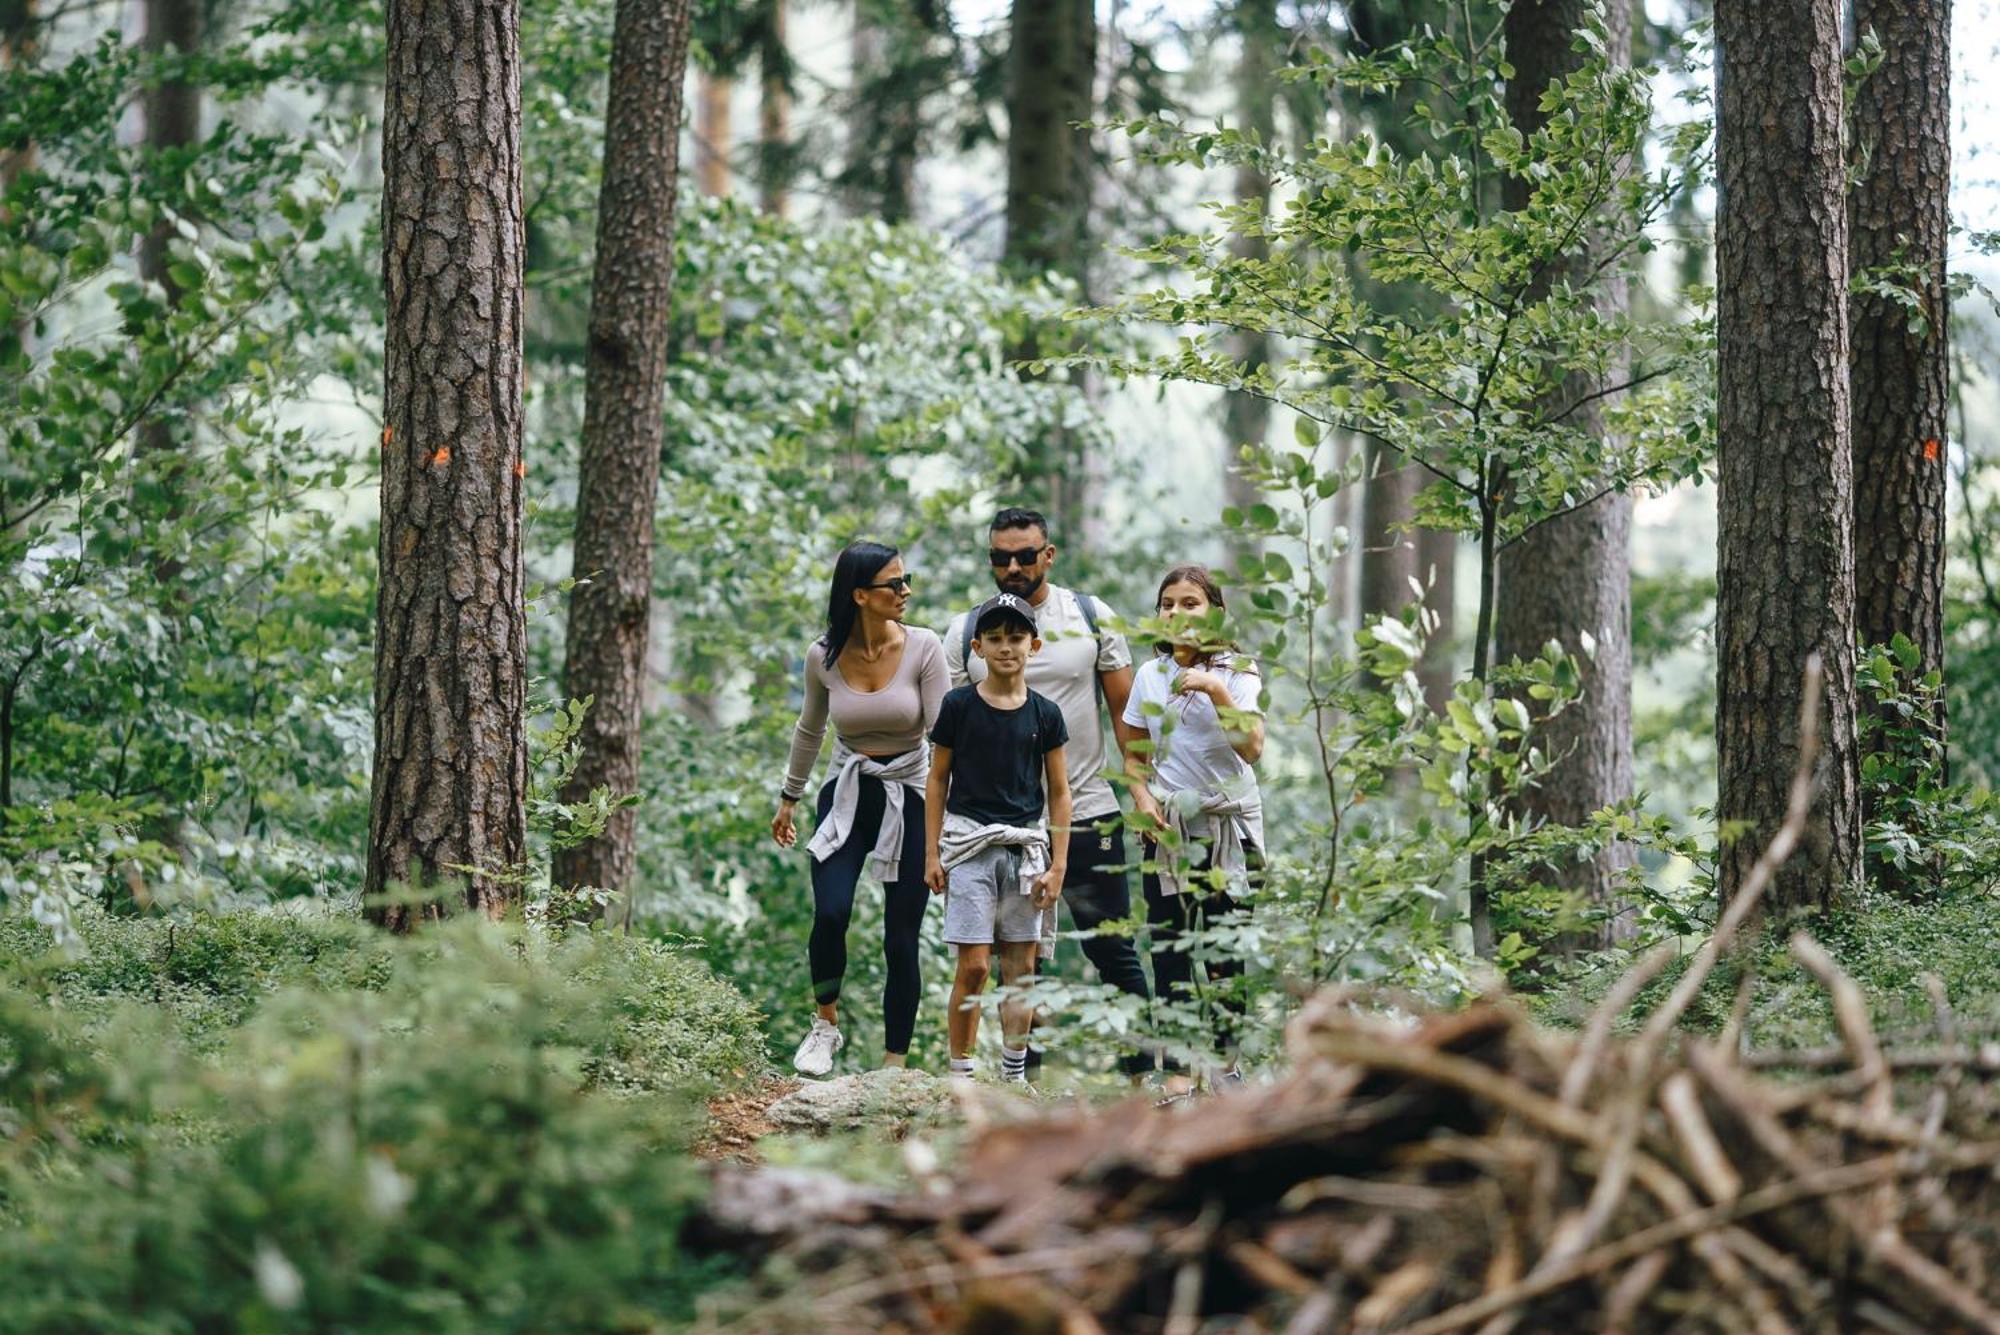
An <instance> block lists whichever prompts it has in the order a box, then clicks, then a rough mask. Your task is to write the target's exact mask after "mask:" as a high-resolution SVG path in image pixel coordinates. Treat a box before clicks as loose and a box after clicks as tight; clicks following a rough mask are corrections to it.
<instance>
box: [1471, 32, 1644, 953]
mask: <svg viewBox="0 0 2000 1335" xmlns="http://www.w3.org/2000/svg"><path fill="white" fill-rule="evenodd" d="M1592 8H1593V5H1592V4H1591V3H1590V0H1515V3H1514V5H1513V6H1512V7H1511V8H1510V9H1509V10H1508V11H1507V17H1506V21H1505V34H1506V43H1507V59H1508V62H1509V63H1510V64H1511V65H1512V66H1513V67H1514V71H1515V77H1514V78H1513V80H1512V81H1511V82H1510V83H1509V84H1508V87H1507V109H1508V114H1509V116H1510V117H1511V119H1512V120H1513V123H1514V125H1515V127H1516V128H1517V129H1519V130H1521V132H1522V133H1524V134H1531V133H1533V132H1534V131H1535V130H1537V129H1539V128H1540V127H1541V126H1542V125H1543V124H1544V123H1545V121H1546V117H1545V115H1544V114H1543V112H1542V110H1541V105H1540V103H1541V98H1542V94H1543V93H1544V92H1545V91H1546V90H1547V89H1548V87H1549V85H1550V84H1551V83H1554V82H1558V81H1560V80H1562V79H1565V78H1567V77H1569V76H1570V75H1571V74H1573V73H1574V72H1576V71H1577V70H1578V69H1580V68H1581V67H1582V66H1583V64H1584V61H1585V53H1584V52H1580V51H1578V50H1577V49H1576V45H1575V43H1576V34H1577V31H1578V30H1579V29H1581V28H1582V27H1583V26H1584V25H1585V23H1586V22H1587V21H1588V19H1589V16H1590V12H1591V10H1592ZM1603 20H1604V26H1605V37H1606V43H1605V50H1606V52H1607V54H1608V56H1609V58H1610V59H1611V60H1612V61H1613V62H1614V63H1615V64H1619V65H1623V64H1626V63H1627V62H1628V61H1629V60H1630V56H1631V47H1632V5H1631V0H1609V3H1606V4H1605V5H1604V6H1603ZM1502 195H1503V199H1502V205H1503V207H1505V208H1507V209H1511V210H1519V209H1523V208H1526V207H1527V206H1528V203H1529V197H1530V191H1529V183H1528V182H1526V181H1522V180H1518V179H1515V178H1512V177H1509V178H1508V179H1507V180H1506V181H1505V182H1504V184H1503V187H1502ZM1625 301H1626V297H1625V290H1624V284H1623V283H1622V282H1620V281H1618V280H1616V279H1613V280H1611V281H1609V282H1604V283H1601V284H1600V289H1599V293H1598V297H1597V307H1598V309H1599V310H1600V311H1601V312H1603V314H1604V315H1605V316H1606V317H1607V318H1616V317H1617V316H1619V315H1621V314H1623V312H1624V308H1625ZM1598 388H1600V387H1599V386H1598V385H1596V384H1595V383H1586V382H1582V381H1580V380H1573V381H1572V383H1570V384H1566V385H1564V386H1563V388H1562V390H1561V392H1560V397H1561V398H1562V399H1563V400H1565V401H1582V400H1583V399H1584V398H1585V397H1586V396H1587V395H1589V394H1591V393H1592V392H1594V391H1596V390H1597V389H1598ZM1571 421H1572V423H1573V424H1574V425H1575V426H1576V427H1577V429H1578V430H1580V431H1585V432H1589V433H1590V434H1592V435H1594V436H1601V435H1602V434H1603V415H1602V413H1600V412H1599V411H1598V404H1597V402H1595V401H1592V402H1590V403H1589V404H1588V405H1587V406H1585V407H1583V408H1581V409H1578V410H1577V411H1576V412H1575V413H1573V414H1572V416H1571ZM1631 547H1632V499H1631V497H1630V496H1628V495H1624V494H1622V493H1616V492H1614V493H1611V494H1608V495H1605V496H1603V497H1601V498H1599V499H1598V500H1596V501H1593V502H1592V503H1591V504H1589V505H1587V506H1584V507H1583V508H1582V509H1580V510H1576V511H1573V512H1571V513H1569V514H1567V515H1564V516H1562V517H1561V518H1559V519H1554V520H1551V521H1549V522H1548V523H1546V524H1543V525H1541V526H1540V527H1538V528H1536V529H1534V530H1533V531H1531V532H1530V533H1528V534H1527V535H1526V536H1524V537H1522V538H1521V539H1520V540H1519V541H1517V542H1514V543H1512V544H1511V545H1509V546H1508V547H1507V548H1506V549H1505V550H1504V551H1502V552H1501V553H1500V558H1499V584H1498V589H1497V606H1496V607H1495V608H1494V633H1495V637H1496V644H1495V656H1496V658H1497V659H1498V660H1499V661H1500V662H1503V663H1504V662H1507V661H1509V660H1511V659H1515V658H1520V659H1530V658H1533V657H1534V656H1535V655H1537V654H1539V653H1540V652H1541V651H1542V647H1543V646H1544V645H1546V644H1548V643H1549V642H1550V641H1552V640H1553V641H1555V642H1556V643H1558V644H1560V645H1562V647H1563V649H1564V651H1565V652H1567V653H1569V654H1571V655H1573V656H1575V657H1577V658H1578V659H1579V660H1580V661H1581V662H1582V665H1583V681H1582V687H1583V693H1582V695H1581V697H1580V698H1578V699H1577V701H1576V702H1575V703H1574V704H1572V705H1571V706H1570V707H1569V708H1568V709H1566V710H1564V711H1563V712H1562V713H1561V714H1559V715H1558V716H1557V717H1556V718H1555V719H1554V720H1552V721H1551V722H1550V724H1549V725H1548V726H1547V728H1546V729H1544V730H1543V732H1542V733H1541V735H1540V736H1538V737H1537V738H1536V739H1535V744H1536V746H1538V747H1539V748H1541V749H1542V751H1543V752H1544V753H1545V754H1548V755H1551V756H1554V757H1558V758H1559V759H1557V761H1556V767H1555V769H1554V771H1553V773H1552V774H1551V775H1550V776H1549V778H1548V779H1547V780H1546V781H1545V782H1544V783H1543V784H1542V785H1541V786H1539V787H1536V788H1531V789H1529V790H1528V791H1526V792H1524V793H1522V794H1520V795H1519V797H1518V798H1517V799H1516V801H1515V803H1514V809H1515V811H1516V812H1517V813H1518V814H1519V816H1520V817H1521V818H1522V819H1523V820H1524V821H1526V822H1528V823H1531V824H1536V825H1543V824H1547V825H1568V826H1575V825H1580V824H1582V823H1583V822H1584V821H1585V820H1587V819H1588V818H1589V816H1590V814H1591V813H1592V812H1594V811H1597V810H1599V809H1600V808H1602V807H1605V806H1609V805H1611V804H1612V803H1615V802H1622V801H1625V800H1627V799H1629V798H1630V797H1631V796H1632V786H1633V779H1632V561H1631ZM1633 861H1634V853H1633V850H1632V847H1631V845H1629V844H1622V843H1621V844H1613V845H1612V846H1610V847H1609V848H1606V849H1604V850H1603V851H1601V852H1599V853H1598V854H1597V856H1596V857H1594V858H1592V859H1591V860H1590V861H1588V862H1573V861H1569V860H1567V859H1565V860H1564V861H1562V862H1561V863H1560V864H1557V865H1551V866H1547V867H1543V868H1541V869H1540V870H1539V872H1538V878H1539V879H1542V880H1544V881H1546V882H1548V883H1550V884H1553V885H1557V886H1560V887H1562V888H1563V889H1565V890H1570V891H1575V892H1577V893H1579V894H1581V895H1582V896H1583V897H1584V898H1585V899H1586V900H1587V901H1589V902H1590V903H1591V904H1593V905H1595V906H1597V908H1598V909H1599V910H1601V911H1603V912H1605V913H1607V914H1608V915H1613V916H1607V917H1606V918H1605V919H1604V920H1603V922H1602V925H1601V928H1600V930H1598V931H1596V932H1593V933H1590V934H1587V935H1583V936H1578V937H1573V938H1565V939H1563V940H1561V941H1557V942H1552V943H1543V944H1544V946H1545V948H1547V947H1550V946H1553V947H1554V948H1555V949H1556V950H1558V951H1570V950H1575V949H1583V948H1588V947H1593V946H1598V945H1603V944H1607V943H1608V942H1609V941H1610V940H1612V939H1614V938H1615V937H1616V936H1618V935H1619V934H1620V931H1621V928H1622V927H1623V926H1624V924H1622V923H1621V922H1620V920H1619V919H1618V918H1617V917H1616V916H1615V901H1616V899H1617V897H1618V893H1619V890H1620V887H1621V884H1622V882H1623V880H1624V878H1625V876H1626V874H1627V872H1628V871H1629V870H1630V868H1631V866H1632V864H1633Z"/></svg>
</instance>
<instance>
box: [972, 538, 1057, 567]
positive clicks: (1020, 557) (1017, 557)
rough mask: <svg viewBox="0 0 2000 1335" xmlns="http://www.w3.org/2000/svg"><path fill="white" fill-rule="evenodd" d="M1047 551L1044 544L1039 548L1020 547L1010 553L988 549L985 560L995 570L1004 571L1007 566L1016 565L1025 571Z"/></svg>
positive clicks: (1002, 549) (999, 548) (998, 548)
mask: <svg viewBox="0 0 2000 1335" xmlns="http://www.w3.org/2000/svg"><path fill="white" fill-rule="evenodd" d="M1048 549H1049V548H1048V544H1046V543H1044V544H1043V545H1041V546H1040V547H1021V548H1018V549H1016V550H1014V551H1011V552H1010V551H1007V550H1006V549H1004V548H1001V547H989V548H987V549H986V560H987V562H988V563H989V564H990V565H992V567H993V568H994V569H995V570H1005V569H1006V568H1007V567H1008V566H1016V565H1017V566H1019V567H1021V569H1023V570H1026V569H1027V568H1028V567H1029V566H1031V565H1033V564H1034V563H1035V562H1037V561H1039V560H1041V559H1042V553H1043V552H1045V551H1047V550H1048Z"/></svg>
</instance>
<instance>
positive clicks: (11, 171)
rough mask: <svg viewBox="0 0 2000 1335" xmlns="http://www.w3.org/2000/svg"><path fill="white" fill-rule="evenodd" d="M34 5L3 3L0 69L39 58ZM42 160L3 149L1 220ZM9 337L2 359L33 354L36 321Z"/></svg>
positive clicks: (19, 147) (25, 143)
mask: <svg viewBox="0 0 2000 1335" xmlns="http://www.w3.org/2000/svg"><path fill="white" fill-rule="evenodd" d="M35 5H36V0H0V68H5V69H12V70H20V69H31V68H33V67H34V65H35V62H36V61H37V60H39V59H40V57H41V35H42V28H41V25H42V20H41V16H40V15H39V14H37V13H36V12H35ZM40 161H41V160H40V155H39V153H38V152H37V151H36V148H35V141H34V140H32V139H25V140H22V141H20V142H19V143H16V144H14V145H12V146H0V218H5V217H6V204H5V202H4V201H5V200H6V197H7V195H8V193H9V192H10V191H11V190H12V189H13V187H14V183H15V182H16V181H18V180H20V179H21V178H22V177H23V176H26V175H27V174H28V173H30V172H32V171H34V170H35V169H36V168H37V167H38V166H39V165H40ZM6 334H7V337H8V338H9V339H10V340H11V342H10V343H7V344H0V360H4V359H5V358H7V357H8V356H10V355H11V353H12V351H15V350H18V351H20V352H21V353H23V354H30V355H31V354H32V351H33V344H34V337H35V322H34V320H33V319H31V318H29V317H28V316H26V315H24V314H20V313H16V315H15V316H14V319H13V322H12V325H11V327H10V328H9V329H8V330H7V331H6ZM4 496H5V493H4V492H0V499H4Z"/></svg>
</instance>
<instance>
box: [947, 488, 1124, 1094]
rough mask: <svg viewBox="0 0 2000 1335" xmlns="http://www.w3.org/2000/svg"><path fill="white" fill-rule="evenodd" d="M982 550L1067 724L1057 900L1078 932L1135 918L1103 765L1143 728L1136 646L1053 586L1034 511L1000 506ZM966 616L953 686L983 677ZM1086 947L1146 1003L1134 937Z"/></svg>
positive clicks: (1105, 614)
mask: <svg viewBox="0 0 2000 1335" xmlns="http://www.w3.org/2000/svg"><path fill="white" fill-rule="evenodd" d="M987 547H988V550H987V559H988V564H989V565H991V567H992V569H993V582H994V583H995V584H996V585H998V586H999V589H1000V592H1002V593H1011V594H1013V595H1014V596H1015V597H1017V598H1020V599H1022V600H1024V601H1025V602H1027V604H1028V605H1029V606H1030V607H1031V608H1033V609H1034V614H1035V620H1036V623H1037V630H1038V633H1039V635H1040V637H1041V641H1042V649H1041V652H1040V653H1038V654H1036V655H1035V656H1034V657H1033V658H1031V659H1029V660H1028V672H1027V679H1028V688H1029V689H1030V690H1033V691H1038V692H1040V693H1041V694H1042V695H1045V696H1047V697H1048V698H1049V699H1051V700H1053V701H1055V702H1056V704H1057V705H1058V706H1059V707H1060V708H1061V709H1062V714H1063V721H1064V722H1065V723H1066V724H1067V725H1068V727H1069V745H1068V747H1067V753H1066V760H1067V765H1066V768H1067V769H1068V771H1069V782H1070V793H1071V798H1072V812H1073V815H1072V817H1071V821H1070V829H1069V834H1068V838H1069V874H1068V878H1067V879H1066V880H1065V881H1064V883H1063V896H1062V897H1063V903H1065V904H1066V905H1068V906H1069V911H1070V916H1071V917H1072V918H1074V919H1075V921H1076V925H1077V928H1078V930H1080V931H1085V932H1088V931H1092V930H1094V929H1095V928H1096V927H1097V926H1098V925H1099V924H1100V923H1105V922H1113V921H1117V920H1120V919H1124V918H1129V917H1131V916H1132V887H1131V883H1130V881H1129V880H1128V879H1127V878H1126V874H1125V867H1126V857H1125V834H1124V827H1123V824H1122V822H1120V821H1119V816H1120V812H1119V809H1118V796H1117V794H1116V792H1115V791H1114V790H1113V789H1112V787H1111V784H1110V782H1109V781H1108V780H1107V779H1106V778H1105V777H1104V772H1105V769H1106V768H1107V765H1109V764H1110V762H1111V761H1112V760H1115V759H1117V758H1118V757H1122V756H1123V755H1124V752H1125V741H1126V737H1127V734H1131V735H1133V736H1142V735H1144V734H1143V730H1140V729H1133V728H1131V727H1129V726H1128V725H1127V724H1126V723H1125V721H1124V715H1125V701H1126V697H1127V696H1129V695H1130V694H1131V691H1132V653H1131V650H1130V649H1128V648H1127V647H1126V645H1125V637H1124V636H1122V635H1119V634H1117V633H1116V632H1114V631H1112V630H1110V629H1108V626H1109V623H1110V621H1111V619H1112V611H1111V609H1110V607H1108V606H1106V605H1105V603H1104V602H1103V600H1102V599H1098V598H1094V597H1090V596H1089V595H1087V594H1079V593H1076V592H1075V591H1073V590H1070V589H1065V588H1062V587H1060V586H1058V585H1055V584H1051V583H1049V572H1050V571H1051V570H1052V569H1053V568H1054V566H1055V563H1056V548H1055V544H1053V543H1051V542H1050V541H1049V524H1048V520H1047V519H1045V518H1044V517H1043V516H1042V515H1041V514H1040V513H1039V512H1038V511H1034V510H1023V509H1019V508H1012V507H1010V508H1008V509H1005V510H1002V511H1000V513H998V514H996V515H995V516H993V522H992V524H991V525H990V526H989V529H988V534H987ZM1086 600H1088V601H1087V602H1086ZM970 615H971V614H970V613H969V612H967V613H962V614H961V615H959V616H957V617H955V618H953V619H952V623H951V625H950V626H949V627H947V628H946V630H945V633H944V652H945V670H946V672H947V673H948V674H949V675H950V677H951V684H952V685H953V686H962V685H964V684H965V683H966V682H968V681H971V682H977V681H979V679H980V678H981V677H983V676H984V675H985V665H984V664H982V663H981V662H980V661H979V657H978V655H976V654H971V655H968V654H967V653H966V634H965V627H966V618H967V617H968V616H970ZM1100 699H1101V700H1102V705H1100V703H1099V702H1100ZM1103 706H1108V707H1109V710H1110V718H1111V726H1112V729H1113V732H1114V734H1115V736H1116V740H1117V744H1118V749H1117V751H1116V752H1113V753H1112V754H1111V755H1110V756H1109V757H1107V755H1106V751H1105V738H1104V715H1103V713H1102V708H1103ZM1105 824H1109V825H1110V827H1111V828H1110V829H1109V830H1108V832H1107V831H1100V830H1099V829H1098V828H1097V827H1098V826H1100V825H1105ZM1083 953H1084V957H1085V958H1086V959H1088V960H1089V961H1090V962H1091V964H1092V965H1093V966H1095V967H1096V969H1097V973H1098V976H1099V977H1100V978H1102V979H1103V980H1104V981H1105V982H1107V983H1109V984H1111V985H1112V986H1113V987H1116V988H1118V989H1119V990H1120V991H1123V992H1128V993H1130V994H1131V995H1133V996H1135V997H1139V998H1141V999H1142V1000H1143V999H1145V998H1146V997H1147V996H1148V995H1149V994H1148V989H1147V986H1146V973H1145V970H1144V969H1143V968H1142V967H1141V966H1140V964H1139V952H1138V949H1137V947H1136V946H1135V945H1134V943H1133V940H1132V938H1131V937H1130V936H1122V935H1110V936H1094V937H1090V938H1088V939H1086V940H1085V941H1084V943H1083ZM1119 1065H1120V1069H1122V1070H1123V1071H1125V1073H1126V1074H1127V1075H1133V1076H1136V1075H1139V1074H1140V1073H1142V1072H1144V1071H1146V1070H1148V1069H1150V1068H1151V1066H1152V1059H1151V1058H1150V1057H1149V1056H1146V1055H1144V1054H1141V1053H1132V1054H1129V1055H1127V1056H1126V1057H1124V1058H1123V1059H1121V1061H1120V1063H1119Z"/></svg>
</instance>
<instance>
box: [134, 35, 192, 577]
mask: <svg viewBox="0 0 2000 1335" xmlns="http://www.w3.org/2000/svg"><path fill="white" fill-rule="evenodd" d="M202 3H203V0H145V12H146V20H145V22H146V35H145V40H144V43H143V46H144V49H145V51H146V53H147V54H148V55H150V56H153V57H155V58H158V57H161V56H165V55H167V54H169V53H173V54H177V55H182V56H191V55H193V54H195V53H196V52H198V51H199V50H200V49H201V40H202V36H201V26H202V25H201V21H202ZM142 105H143V108H144V119H145V126H146V149H147V152H148V154H149V155H151V156H153V157H160V156H166V155H172V154H175V153H177V152H179V151H180V150H182V149H185V148H186V147H187V146H188V145H190V144H192V143H195V142H196V141H197V140H198V139H200V138H201V88H200V86H199V85H198V84H195V83H193V82H191V81H190V80H188V79H187V78H184V77H180V76H178V75H177V76H175V77H173V78H166V79H161V80H160V81H159V82H157V83H156V84H154V85H153V86H152V87H150V88H148V89H147V90H146V92H145V95H144V99H143V104H142ZM177 235H179V234H178V233H177V232H176V231H175V230H174V224H173V221H172V219H169V218H164V217H163V218H161V219H160V221H158V222H157V223H155V224H154V225H153V228H152V230H151V231H149V232H148V233H147V234H146V238H145V240H144V241H142V242H141V243H140V245H139V274H140V276H141V277H142V278H145V279H146V280H147V281H149V282H154V283H158V284H159V285H160V289H161V291H162V292H163V293H164V295H165V297H166V300H167V305H168V306H178V305H180V302H181V297H182V295H183V293H182V290H181V285H180V284H179V283H176V282H175V281H174V277H173V274H172V272H171V270H170V267H169V262H170V259H171V255H170V251H169V247H170V246H171V244H172V242H173V239H174V237H175V236H177ZM176 425H177V424H176V423H175V422H174V421H173V420H172V419H171V418H170V417H168V416H165V415H163V414H159V413H154V414H151V415H149V416H148V417H147V419H146V420H145V421H144V422H142V423H141V424H140V425H139V430H138V433H137V435H138V441H137V444H138V451H137V458H136V460H135V462H136V463H137V464H138V466H139V485H140V486H141V488H143V492H142V494H146V495H149V496H150V499H151V502H152V503H151V504H149V505H146V506H144V507H143V511H142V513H149V514H153V515H156V516H160V517H163V518H164V519H167V520H173V519H177V518H179V517H180V515H181V513H182V511H183V510H184V509H185V508H186V498H185V497H184V496H183V495H182V494H181V493H182V491H183V489H184V488H185V486H186V480H185V479H186V473H187V468H186V463H185V460H183V459H182V458H181V457H180V450H181V448H182V446H183V445H184V444H185V441H184V440H183V439H182V438H181V437H182V435H183V434H184V433H183V431H177V430H176ZM180 570H181V563H180V561H179V560H178V559H177V558H175V557H173V556H171V555H158V556H156V557H155V558H154V559H153V573H154V575H155V576H156V577H157V578H158V579H159V580H160V581H161V582H162V583H171V582H172V581H173V580H175V579H176V578H177V577H178V576H179V574H180Z"/></svg>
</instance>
